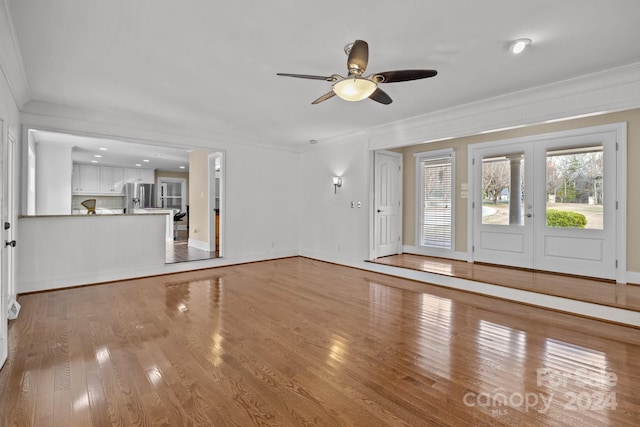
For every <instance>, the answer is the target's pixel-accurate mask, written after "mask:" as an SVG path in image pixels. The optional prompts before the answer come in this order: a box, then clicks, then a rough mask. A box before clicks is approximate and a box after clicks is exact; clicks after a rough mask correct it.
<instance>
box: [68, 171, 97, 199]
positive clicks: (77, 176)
mask: <svg viewBox="0 0 640 427" xmlns="http://www.w3.org/2000/svg"><path fill="white" fill-rule="evenodd" d="M71 181H72V188H71V190H72V192H73V193H74V194H99V193H100V168H99V167H98V166H91V165H78V164H74V165H73V175H72V180H71Z"/></svg>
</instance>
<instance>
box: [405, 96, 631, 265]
mask: <svg viewBox="0 0 640 427" xmlns="http://www.w3.org/2000/svg"><path fill="white" fill-rule="evenodd" d="M620 122H626V123H627V182H628V191H627V218H628V219H629V221H628V222H627V269H628V270H629V271H634V272H640V223H639V222H638V221H634V220H633V218H639V217H640V193H639V192H638V191H637V189H636V187H635V186H634V183H638V182H640V168H637V167H635V165H637V164H638V163H639V162H640V109H633V110H627V111H621V112H617V113H611V114H603V115H599V116H593V117H587V118H582V119H575V120H567V121H562V122H556V123H548V124H541V125H535V126H529V127H525V128H519V129H513V130H509V131H502V132H494V133H489V134H481V135H474V136H469V137H464V138H456V139H452V140H447V141H440V142H434V143H427V144H418V145H412V146H407V147H404V149H403V151H402V152H403V154H404V175H403V182H404V190H403V199H404V211H403V243H404V244H405V245H415V241H416V240H415V239H416V218H415V215H416V209H417V208H416V178H415V173H416V172H415V162H414V158H413V155H414V154H415V153H420V152H424V151H432V150H439V149H442V148H450V147H453V148H455V150H456V187H457V188H456V197H457V199H456V203H457V206H458V209H456V222H455V226H456V248H455V249H456V251H458V252H466V251H467V209H466V200H465V199H462V198H461V197H460V184H461V183H466V182H468V177H467V153H468V147H469V145H470V144H477V143H481V142H490V141H499V140H503V139H512V138H519V137H524V136H531V135H540V134H545V133H551V132H560V131H566V130H570V129H579V128H584V127H591V126H599V125H605V124H612V123H620Z"/></svg>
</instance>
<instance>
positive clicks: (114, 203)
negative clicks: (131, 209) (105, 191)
mask: <svg viewBox="0 0 640 427" xmlns="http://www.w3.org/2000/svg"><path fill="white" fill-rule="evenodd" d="M88 199H96V210H97V209H123V208H124V196H122V197H119V196H102V197H101V196H95V197H90V196H72V197H71V210H81V211H86V209H85V208H84V207H83V206H82V205H81V203H82V202H84V201H85V200H88Z"/></svg>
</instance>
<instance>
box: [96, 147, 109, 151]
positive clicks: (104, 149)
mask: <svg viewBox="0 0 640 427" xmlns="http://www.w3.org/2000/svg"><path fill="white" fill-rule="evenodd" d="M98 150H100V151H107V149H106V148H104V147H100V148H98Z"/></svg>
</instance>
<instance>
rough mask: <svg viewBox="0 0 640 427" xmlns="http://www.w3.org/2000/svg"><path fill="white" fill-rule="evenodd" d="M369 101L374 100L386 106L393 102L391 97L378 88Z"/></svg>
mask: <svg viewBox="0 0 640 427" xmlns="http://www.w3.org/2000/svg"><path fill="white" fill-rule="evenodd" d="M369 99H373V100H374V101H376V102H379V103H380V104H384V105H389V104H391V103H392V102H393V100H392V99H391V97H390V96H389V95H387V93H386V92H385V91H383V90H382V89H380V88H377V89H376V90H374V91H373V93H372V94H371V95H369Z"/></svg>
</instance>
